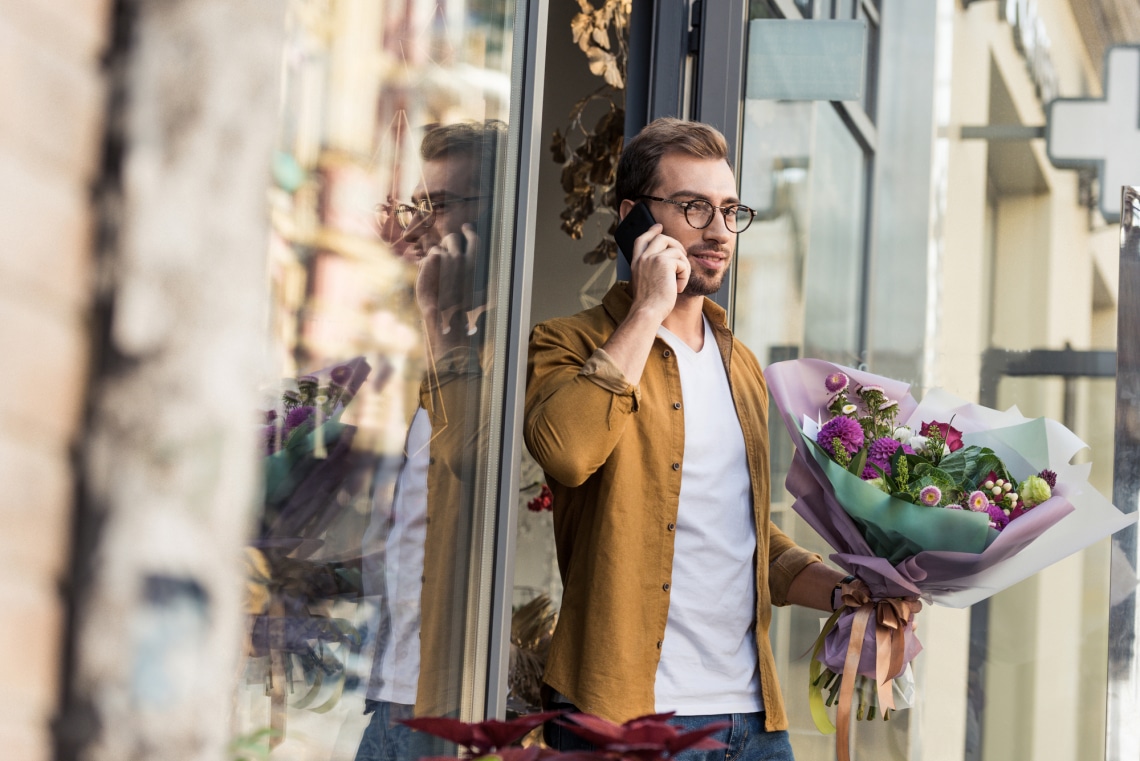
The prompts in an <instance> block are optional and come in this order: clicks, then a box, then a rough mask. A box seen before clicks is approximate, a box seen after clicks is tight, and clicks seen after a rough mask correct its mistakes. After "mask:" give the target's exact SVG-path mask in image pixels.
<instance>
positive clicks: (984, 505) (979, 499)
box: [966, 491, 990, 513]
mask: <svg viewBox="0 0 1140 761" xmlns="http://www.w3.org/2000/svg"><path fill="white" fill-rule="evenodd" d="M966 506H967V507H969V508H970V509H971V510H973V511H974V512H975V513H984V512H986V511H987V510H989V507H990V498H989V497H987V496H986V493H985V492H984V491H974V492H970V496H969V497H967V498H966Z"/></svg>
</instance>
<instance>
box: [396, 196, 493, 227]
mask: <svg viewBox="0 0 1140 761" xmlns="http://www.w3.org/2000/svg"><path fill="white" fill-rule="evenodd" d="M484 198H486V196H485V195H478V196H460V197H456V198H446V197H445V198H444V199H443V200H442V201H438V202H436V203H432V200H431V198H424V199H423V200H422V201H418V202H416V203H410V204H408V203H402V202H399V201H397V202H395V203H391V202H389V203H378V204H376V206H375V207H374V208H373V213H374V214H375V215H376V224H378V225H381V226H382V225H383V224H384V218H383V216H382V215H385V214H390V215H393V216H395V218H396V224H398V225H399V226H400V229H401V230H404V231H407V230H410V229H412V228H413V227H415V226H416V225H417V224H422V225H424V226H425V227H432V226H433V225H435V214H436V212H437V211H443V210H445V209H446V208H447V207H448V206H450V205H451V204H453V203H465V202H467V201H480V200H482V199H484ZM425 206H426V207H427V208H426V209H425V208H424V207H425ZM401 212H407V213H409V214H416V215H419V217H420V218H419V219H418V220H416V219H413V221H411V222H409V223H408V224H406V225H405V224H404V223H403V222H401V221H400V213H401Z"/></svg>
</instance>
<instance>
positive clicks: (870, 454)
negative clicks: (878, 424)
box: [863, 436, 914, 480]
mask: <svg viewBox="0 0 1140 761" xmlns="http://www.w3.org/2000/svg"><path fill="white" fill-rule="evenodd" d="M899 447H902V450H903V451H904V452H906V453H907V454H914V450H913V449H911V448H910V446H909V445H908V444H901V443H899V442H898V440H897V439H892V438H891V437H890V436H884V437H883V438H881V439H875V440H874V441H873V442H872V443H871V446H870V448H869V449H868V450H867V467H865V468H863V480H868V479H871V478H878V477H879V471H877V470H875V469H874V468H872V467H871V465H872V464H874V465H878V466H879V470H882V471H883V472H884V473H886V474H887V475H888V476H889V475H891V458H892V457H893V456H894V454H895V452H897V451H898V448H899Z"/></svg>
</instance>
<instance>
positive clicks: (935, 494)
mask: <svg viewBox="0 0 1140 761" xmlns="http://www.w3.org/2000/svg"><path fill="white" fill-rule="evenodd" d="M918 501H919V502H921V503H922V504H924V505H926V506H927V507H934V506H935V505H937V504H938V503H939V502H941V501H942V490H941V489H939V488H938V487H937V486H934V485H933V484H931V485H930V486H924V487H923V488H922V491H920V492H919V493H918Z"/></svg>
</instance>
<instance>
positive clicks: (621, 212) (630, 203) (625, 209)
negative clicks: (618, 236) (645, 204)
mask: <svg viewBox="0 0 1140 761" xmlns="http://www.w3.org/2000/svg"><path fill="white" fill-rule="evenodd" d="M636 205H637V202H636V201H634V200H633V199H631V198H627V199H625V200H624V201H622V202H621V203H620V204H618V220H619V221H620V220H622V219H625V216H626V215H627V214H629V210H630V209H632V208H633V207H634V206H636Z"/></svg>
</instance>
